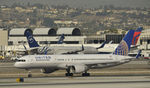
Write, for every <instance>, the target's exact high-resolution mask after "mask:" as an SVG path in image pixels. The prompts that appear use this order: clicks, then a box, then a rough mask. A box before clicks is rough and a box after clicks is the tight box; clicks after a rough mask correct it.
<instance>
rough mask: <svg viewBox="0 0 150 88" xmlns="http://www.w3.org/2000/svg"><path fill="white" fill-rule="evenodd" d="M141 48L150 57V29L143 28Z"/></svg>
mask: <svg viewBox="0 0 150 88" xmlns="http://www.w3.org/2000/svg"><path fill="white" fill-rule="evenodd" d="M138 43H139V45H140V46H139V49H141V50H142V53H143V55H144V56H145V57H150V29H146V30H143V31H142V33H141V36H140V41H139V42H138Z"/></svg>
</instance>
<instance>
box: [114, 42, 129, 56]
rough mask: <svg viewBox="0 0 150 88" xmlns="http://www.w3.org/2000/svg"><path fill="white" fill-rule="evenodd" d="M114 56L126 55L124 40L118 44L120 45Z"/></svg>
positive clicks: (126, 49) (126, 46)
mask: <svg viewBox="0 0 150 88" xmlns="http://www.w3.org/2000/svg"><path fill="white" fill-rule="evenodd" d="M114 54H116V55H125V56H127V55H128V45H127V43H126V42H125V41H124V40H122V41H121V42H120V45H119V46H118V47H117V49H116V50H115V52H114Z"/></svg>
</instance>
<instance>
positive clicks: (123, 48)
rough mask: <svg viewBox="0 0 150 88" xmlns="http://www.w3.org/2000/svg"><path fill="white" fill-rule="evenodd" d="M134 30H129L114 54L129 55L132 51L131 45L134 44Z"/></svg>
mask: <svg viewBox="0 0 150 88" xmlns="http://www.w3.org/2000/svg"><path fill="white" fill-rule="evenodd" d="M134 32H135V31H134V30H129V31H128V33H127V34H126V35H125V37H124V38H123V39H122V41H121V42H120V44H119V45H118V47H117V48H116V49H115V51H114V52H113V54H115V55H123V56H127V55H128V52H129V51H130V46H131V44H132V39H133V34H134Z"/></svg>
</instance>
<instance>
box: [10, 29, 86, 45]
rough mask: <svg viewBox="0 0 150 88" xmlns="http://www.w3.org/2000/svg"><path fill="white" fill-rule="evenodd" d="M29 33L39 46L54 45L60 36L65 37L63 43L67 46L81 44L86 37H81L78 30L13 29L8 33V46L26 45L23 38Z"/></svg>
mask: <svg viewBox="0 0 150 88" xmlns="http://www.w3.org/2000/svg"><path fill="white" fill-rule="evenodd" d="M27 30H29V31H31V33H32V34H33V36H34V38H35V39H36V40H37V42H38V43H39V44H56V43H57V41H58V37H59V36H61V34H64V35H65V39H64V43H67V44H83V43H84V39H85V38H86V36H82V35H81V31H80V29H79V28H59V29H54V28H35V29H30V28H14V29H11V30H10V31H9V40H8V44H9V45H17V44H21V43H25V44H26V43H27V42H26V41H27V40H26V37H25V36H24V32H25V31H27Z"/></svg>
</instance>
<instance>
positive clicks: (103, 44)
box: [96, 41, 106, 49]
mask: <svg viewBox="0 0 150 88" xmlns="http://www.w3.org/2000/svg"><path fill="white" fill-rule="evenodd" d="M105 44H106V41H104V42H103V43H102V45H101V46H100V47H97V48H96V49H100V48H103V47H104V46H105Z"/></svg>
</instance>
